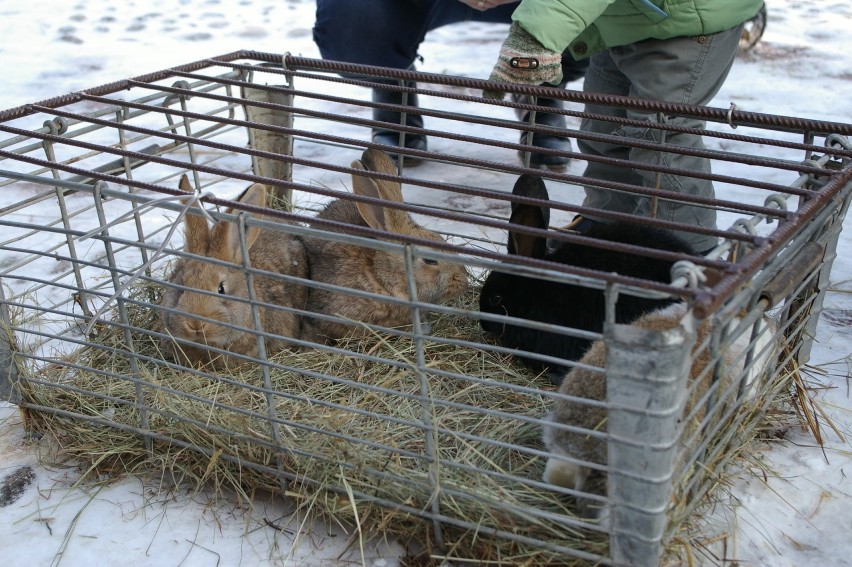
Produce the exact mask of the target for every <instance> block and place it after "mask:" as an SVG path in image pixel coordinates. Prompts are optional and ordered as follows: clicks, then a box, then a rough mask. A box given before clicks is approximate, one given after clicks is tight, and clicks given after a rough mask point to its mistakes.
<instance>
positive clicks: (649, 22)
mask: <svg viewBox="0 0 852 567" xmlns="http://www.w3.org/2000/svg"><path fill="white" fill-rule="evenodd" d="M761 4H763V0H523V1H522V2H521V3H520V5H519V6H518V8H517V9H516V10H515V12H514V13H513V14H512V20H514V21H516V22H518V24H519V25H520V26H521V27H522V28H524V29H525V30H526V31H527V32H529V33H530V34H531V35H532V36H533V37H535V38H536V39H537V40H538V41H539V42H541V44H542V45H543V46H544V47H546V48H548V49H550V50H552V51H557V52H560V53H561V52H562V51H565V48H566V47H569V46H570V47H571V53H572V54H573V55H574V57H576V58H578V59H582V58H583V57H588V56H589V55H591V54H592V53H594V52H596V51H602V50H604V49H607V48H609V47H617V46H619V45H627V44H630V43H636V42H637V41H642V40H644V39H652V38H653V39H668V38H671V37H682V36H692V35H705V34H711V33H716V32H720V31H724V30H727V29H730V28H732V27H734V26H737V25H739V24H741V23H743V22H745V21H746V20H748V19H749V18H751V17H752V16H754V15H755V14H756V13H757V11H758V10H759V9H760V6H761Z"/></svg>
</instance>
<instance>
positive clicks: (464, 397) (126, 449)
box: [22, 285, 789, 565]
mask: <svg viewBox="0 0 852 567" xmlns="http://www.w3.org/2000/svg"><path fill="white" fill-rule="evenodd" d="M157 293H159V291H158V290H157V289H151V288H145V286H142V285H138V286H135V287H134V288H133V290H132V295H131V298H136V299H138V300H139V301H140V305H133V304H132V303H131V304H129V309H128V312H129V315H130V318H131V324H132V326H133V327H134V332H133V348H134V350H135V352H136V353H137V354H138V355H140V357H141V358H139V359H137V360H138V375H137V380H136V381H134V380H130V379H126V377H131V376H133V371H132V368H131V365H130V362H129V360H130V359H129V357H128V354H127V344H126V341H125V338H124V333H123V330H122V329H120V328H118V327H115V326H110V325H103V326H99V327H98V328H97V331H98V332H97V336H96V337H95V338H94V339H93V340H92V342H91V344H90V345H88V346H85V347H82V348H80V349H78V350H77V351H75V352H74V353H73V354H71V355H69V356H67V357H64V358H62V359H61V360H59V361H57V363H56V364H50V365H45V366H41V367H39V368H30V369H24V377H25V380H23V382H22V389H23V395H24V400H25V404H24V405H25V406H30V407H29V408H28V409H27V418H28V424H29V425H30V426H31V427H33V428H35V429H36V430H38V431H41V432H45V433H49V434H50V435H51V436H53V437H54V438H55V439H56V440H57V442H58V444H59V446H60V447H61V449H62V450H63V451H65V452H67V453H69V454H71V455H73V456H75V457H77V458H79V459H80V460H81V461H82V462H83V463H85V464H86V465H87V466H89V470H90V471H91V472H95V473H97V474H98V475H104V474H106V475H124V474H141V475H152V474H153V475H163V471H166V473H167V474H168V476H169V477H171V479H174V480H177V481H178V482H184V483H189V484H190V485H191V486H193V487H195V488H201V487H210V486H212V487H214V489H215V490H217V491H219V490H221V489H228V490H235V491H236V493H237V494H238V495H240V497H242V498H246V499H250V495H251V494H252V493H254V492H255V491H257V490H270V491H273V492H281V491H285V492H286V495H287V496H288V497H290V498H293V499H295V500H296V501H297V502H300V503H302V504H303V505H304V506H305V507H310V508H311V509H312V510H313V511H314V512H315V513H317V512H318V513H320V514H322V515H324V516H326V517H327V518H329V519H330V520H332V521H334V522H337V523H340V524H343V525H346V526H349V527H350V529H352V531H358V532H361V533H364V534H381V535H383V536H393V537H397V538H400V539H401V540H403V541H413V542H417V543H418V544H422V545H423V546H424V548H425V549H429V548H430V546H431V545H432V544H434V543H435V541H434V537H435V532H434V524H433V522H432V521H431V520H428V519H425V518H423V517H420V516H418V515H417V514H415V513H412V512H414V511H417V510H422V511H424V512H437V513H439V514H441V515H442V516H444V517H446V518H448V519H449V521H447V522H442V529H441V536H442V537H443V544H444V548H443V549H444V550H445V551H446V555H448V556H451V557H454V558H460V559H464V560H476V561H484V562H493V563H492V564H504V565H546V564H558V565H572V564H578V565H579V564H585V562H584V561H583V560H581V559H576V560H574V559H571V558H569V557H566V555H565V554H564V553H562V552H560V551H559V548H562V549H564V548H572V549H577V550H580V551H582V552H583V553H588V554H594V555H604V556H605V555H606V554H607V535H606V534H605V533H603V532H601V531H597V530H589V529H586V530H580V529H578V528H576V527H574V526H573V525H571V524H572V522H566V521H565V518H569V519H573V516H572V513H571V511H570V502H567V501H566V499H565V498H564V497H561V496H560V495H558V494H556V493H555V492H552V491H550V490H548V489H547V488H546V487H543V486H536V485H535V482H537V481H538V480H539V479H541V474H542V470H543V467H544V459H543V458H542V457H540V456H537V455H535V454H533V453H531V452H529V451H528V450H526V449H524V448H532V449H541V442H540V439H539V437H540V431H539V427H538V426H537V425H536V424H535V423H533V422H531V421H530V420H529V419H525V418H541V417H543V416H544V414H545V413H546V411H547V409H548V405H549V402H548V399H547V397H546V396H545V395H542V394H541V391H545V390H548V389H551V386H550V384H549V381H548V380H547V378H545V377H537V376H534V375H531V374H530V373H529V372H528V371H526V370H525V369H524V368H523V367H522V366H520V365H518V364H515V363H513V362H512V360H510V359H508V358H507V357H505V356H501V355H497V354H494V353H490V352H486V351H484V350H481V349H475V348H469V347H460V346H455V345H448V344H445V343H440V342H432V341H430V342H427V343H426V344H425V345H423V346H424V348H423V353H424V362H425V365H424V367H423V368H424V369H425V377H426V381H425V382H426V384H427V385H428V396H426V397H424V396H423V390H422V388H423V381H422V380H421V374H420V373H418V371H417V370H416V367H417V364H416V362H417V360H418V351H417V348H416V344H415V342H414V341H413V340H411V339H409V338H404V337H389V336H379V335H372V336H369V337H367V338H363V339H357V340H356V339H351V340H349V341H347V342H345V343H342V344H338V345H337V346H339V347H341V348H342V349H343V350H344V351H352V352H354V353H360V354H363V355H365V356H368V357H374V358H376V359H383V360H386V361H389V363H381V362H375V361H373V360H369V359H366V358H363V357H357V356H350V355H347V354H345V353H341V354H338V353H334V352H319V351H306V352H300V353H282V354H279V355H277V356H276V357H274V359H273V360H272V362H273V363H274V365H273V366H270V367H268V368H269V373H268V376H264V372H263V367H261V366H260V365H257V364H244V365H241V366H239V367H237V368H234V369H231V370H230V371H229V372H227V373H222V372H219V373H216V374H215V375H210V374H204V373H198V372H189V371H186V370H184V369H180V368H179V367H176V368H173V367H171V366H169V365H168V364H166V363H164V362H163V361H162V360H161V354H160V348H159V344H158V342H157V340H155V339H153V338H152V337H151V336H150V335H149V334H147V333H146V332H145V331H144V330H145V329H154V328H156V326H157V325H156V315H155V314H154V312H153V310H152V309H150V308H146V307H145V306H144V302H146V301H151V297H152V295H153V296H154V297H156V295H157ZM474 301H475V291H471V293H470V294H469V295H468V296H467V297H466V298H465V299H464V304H465V306H467V307H471V306H472V305H473V304H474ZM432 333H433V335H435V336H438V337H445V338H450V339H462V340H470V341H475V342H481V341H482V340H484V339H483V336H482V333H481V331H480V330H479V327H478V324H477V322H476V321H474V320H471V319H468V318H465V317H461V316H449V315H444V316H441V317H438V318H437V319H435V320H434V321H432ZM284 367H290V368H299V369H302V370H304V371H305V372H293V371H288V370H286V369H284ZM323 376H328V377H334V379H329V378H324V377H323ZM464 377H470V378H468V379H465V378H464ZM787 383H789V379H787V378H781V379H779V381H777V383H776V384H775V385H774V386H773V388H774V389H776V390H778V389H781V390H784V389H789V388H788V387H787V386H786V384H787ZM140 384H141V387H140ZM505 384H512V385H516V386H519V387H520V388H515V389H507V387H506V386H505ZM779 384H780V385H779ZM265 385H266V386H271V388H269V389H267V388H265V387H264V386H265ZM140 400H144V404H143V405H144V407H146V408H147V411H146V412H145V415H144V418H145V419H146V420H147V429H146V430H145V431H147V432H151V433H152V434H153V435H149V436H147V437H148V441H147V443H146V436H144V435H142V434H140V423H143V422H142V421H141V420H142V418H143V415H142V414H141V413H140V411H139V406H140V404H138V403H137V402H138V401H140ZM270 400H272V404H273V407H272V408H270ZM424 404H427V406H426V407H425V409H426V411H425V412H424ZM33 406H35V407H37V408H41V409H38V410H34V409H33ZM766 409H767V408H765V407H761V408H759V411H755V410H754V408H744V409H743V410H742V411H743V412H750V413H749V414H746V415H744V416H743V417H742V423H743V426H742V431H749V432H753V431H754V430H756V429H759V427H755V424H756V423H757V422H760V420H762V419H764V413H765V410H766ZM482 410H491V411H486V412H483V411H482ZM770 413H771V412H770ZM788 413H789V412H788ZM271 414H272V415H274V416H276V418H277V419H278V422H277V426H276V427H275V428H274V429H273V427H272V426H271V425H270V420H269V416H270V415H271ZM424 415H428V419H427V421H425V422H424ZM424 423H425V424H426V425H424ZM760 423H762V422H760ZM430 426H431V428H430ZM430 431H434V432H435V433H434V434H433V435H430ZM731 433H732V432H730V431H726V432H725V433H724V436H725V437H724V438H723V439H720V440H719V442H721V443H724V445H725V450H724V451H721V452H718V453H719V454H718V455H717V457H716V458H717V459H723V460H730V459H731V458H734V457H735V456H736V454H737V453H739V452H742V451H743V449H744V448H745V447H746V444H747V443H748V441H749V439H750V435H747V436H745V438H743V436H739V435H734V436H733V437H732V436H731ZM276 437H277V441H276ZM364 441H367V442H368V444H365V443H364ZM714 443H715V441H714V442H711V443H710V445H709V446H710V447H711V448H712V447H713V446H715V445H714ZM511 445H516V446H517V447H512V446H511ZM193 448H197V449H201V450H194V449H193ZM276 448H278V449H279V450H275V449H276ZM434 454H437V455H438V456H439V458H440V461H441V464H440V465H439V466H435V465H433V464H430V463H431V462H430V460H429V459H428V457H429V456H430V455H434ZM256 465H260V466H256ZM718 470H719V468H718V467H716V466H706V467H704V466H693V467H690V468H689V469H688V470H686V471H684V472H683V474H682V475H681V479H680V480H681V482H680V483H679V486H680V489H679V491H678V494H677V495H676V498H675V502H674V506H673V509H672V514H671V519H672V525H671V528H670V533H671V535H672V536H673V537H672V538H671V542H672V543H671V544H670V546H669V552H670V553H672V554H674V555H675V556H683V555H684V553H686V554H688V553H689V550H688V547H689V543H688V542H690V541H692V540H693V535H692V534H693V533H694V522H693V521H692V520H694V516H695V511H696V510H697V509H698V507H699V506H700V504H701V503H702V502H706V501H707V500H708V498H707V497H706V494H707V493H711V491H707V490H702V491H701V498H699V499H697V500H696V499H694V498H690V493H692V494H693V495H694V494H695V490H694V486H695V485H696V484H698V485H702V486H703V485H706V484H707V483H708V482H709V484H711V485H715V484H718V483H719V482H720V480H719V479H717V478H716V477H715V476H714V477H712V478H710V475H717V472H713V471H718ZM277 471H283V472H284V473H285V475H283V476H286V477H287V478H288V479H290V480H289V482H287V483H282V481H281V478H282V475H277V474H275V473H276V472H277ZM696 475H698V476H706V477H707V478H700V479H699V481H700V482H697V483H696V482H692V483H690V482H689V480H690V479H693V480H694V478H693V477H694V476H696ZM717 476H718V475H717ZM515 477H518V478H520V479H530V480H531V481H533V482H532V483H528V482H522V481H520V480H518V479H517V478H515ZM686 486H692V487H693V488H692V489H690V490H687V489H686V488H685V487H686ZM436 499H437V500H436ZM377 501H381V502H384V503H386V504H387V503H395V504H396V505H392V506H382V505H378V504H377V503H376V502H377ZM534 511H538V512H536V513H534ZM453 519H456V520H461V521H462V522H464V523H467V524H470V525H473V526H476V528H469V527H459V526H458V525H454V523H453ZM495 532H504V533H511V534H514V535H516V536H519V538H520V541H510V540H507V539H505V538H503V537H500V536H499V534H495ZM533 540H537V541H540V542H543V545H535V544H532V543H529V542H532V541H533ZM684 542H687V543H686V544H685V543H684Z"/></svg>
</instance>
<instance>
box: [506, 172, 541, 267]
mask: <svg viewBox="0 0 852 567" xmlns="http://www.w3.org/2000/svg"><path fill="white" fill-rule="evenodd" d="M512 194H513V195H518V196H522V197H530V198H533V199H541V200H543V201H547V200H549V197H548V195H547V187H546V186H545V185H544V181H542V180H541V178H540V177H535V176H533V175H529V174H524V175H521V176H520V177H519V178H518V181H516V182H515V187H514V189H512ZM509 222H510V223H511V224H516V225H520V226H526V227H530V228H540V229H543V230H547V227H548V226H550V208H548V207H542V206H537V205H522V204H518V203H513V204H512V215H511V216H510V217H509ZM506 248H507V250H508V252H509V254H517V255H519V256H527V257H530V258H543V257H544V254H545V252H546V251H547V239H546V238H544V237H541V236H532V235H529V234H521V233H519V232H516V231H513V230H511V229H510V230H509V242H508V243H507V245H506Z"/></svg>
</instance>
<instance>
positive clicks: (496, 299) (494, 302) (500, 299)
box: [488, 293, 503, 307]
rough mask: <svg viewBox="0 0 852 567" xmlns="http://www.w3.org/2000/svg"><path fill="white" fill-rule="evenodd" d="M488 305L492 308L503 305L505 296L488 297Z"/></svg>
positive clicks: (494, 295) (494, 294)
mask: <svg viewBox="0 0 852 567" xmlns="http://www.w3.org/2000/svg"><path fill="white" fill-rule="evenodd" d="M488 303H489V304H490V305H491V306H492V307H497V306H498V305H500V304H501V303H503V296H502V295H500V294H499V293H492V294H491V295H490V296H488Z"/></svg>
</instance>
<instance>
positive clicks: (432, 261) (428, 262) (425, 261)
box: [423, 258, 438, 266]
mask: <svg viewBox="0 0 852 567" xmlns="http://www.w3.org/2000/svg"><path fill="white" fill-rule="evenodd" d="M423 263H424V264H429V265H430V266H434V265H435V264H437V263H438V260H433V259H432V258H423Z"/></svg>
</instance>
